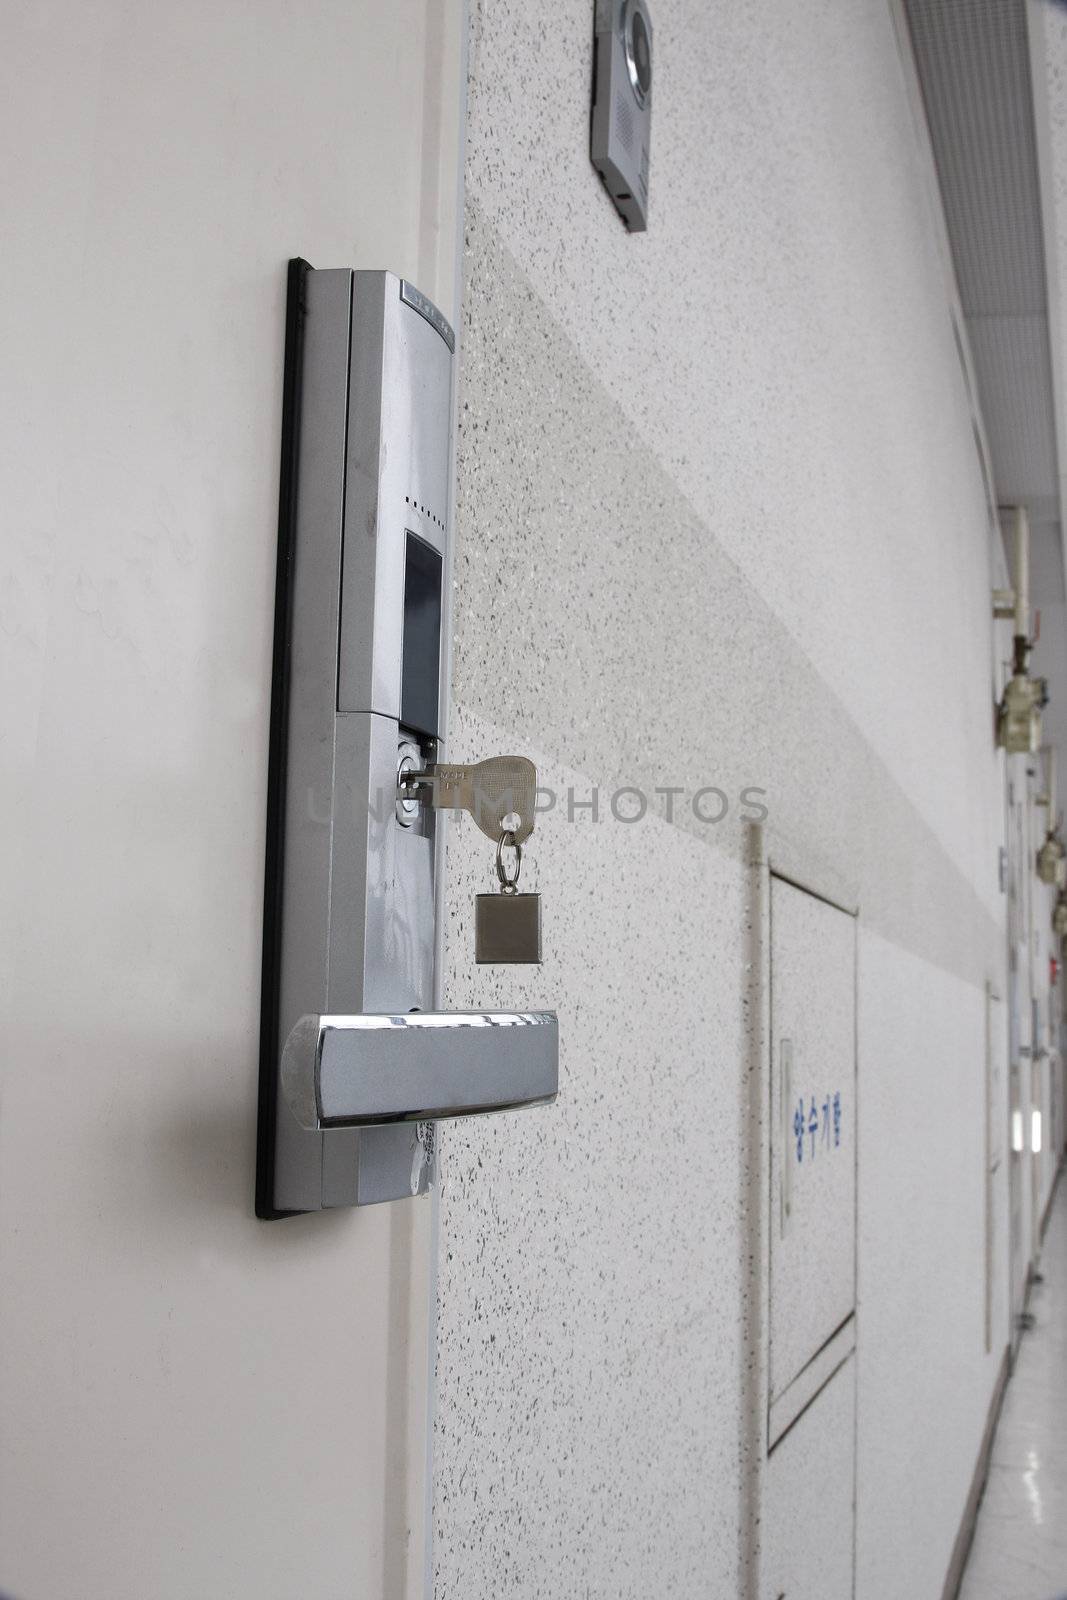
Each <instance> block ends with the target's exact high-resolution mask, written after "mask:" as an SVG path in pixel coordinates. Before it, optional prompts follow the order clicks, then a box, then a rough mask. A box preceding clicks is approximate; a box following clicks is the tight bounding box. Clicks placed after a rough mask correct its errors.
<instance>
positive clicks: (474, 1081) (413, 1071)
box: [281, 1011, 559, 1129]
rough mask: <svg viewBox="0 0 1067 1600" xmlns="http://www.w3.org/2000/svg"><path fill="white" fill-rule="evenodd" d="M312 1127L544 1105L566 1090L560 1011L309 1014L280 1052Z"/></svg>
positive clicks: (293, 1098)
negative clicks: (562, 1083)
mask: <svg viewBox="0 0 1067 1600" xmlns="http://www.w3.org/2000/svg"><path fill="white" fill-rule="evenodd" d="M281 1082H282V1090H283V1093H284V1095H285V1099H286V1101H287V1103H288V1105H289V1108H290V1110H291V1111H292V1113H293V1115H294V1116H295V1117H296V1120H297V1121H298V1122H299V1123H300V1125H301V1126H302V1127H304V1128H312V1129H325V1128H362V1127H373V1126H375V1125H378V1124H381V1123H391V1122H424V1121H436V1120H439V1119H441V1118H445V1117H470V1116H478V1115H484V1114H487V1113H489V1112H494V1111H514V1110H518V1109H519V1108H521V1107H523V1106H534V1105H543V1104H545V1103H547V1102H549V1101H552V1100H554V1099H555V1098H556V1094H557V1092H558V1089H559V1032H558V1027H557V1022H556V1015H555V1012H553V1011H411V1012H407V1013H404V1014H402V1015H399V1016H390V1015H387V1014H382V1015H377V1014H375V1015H365V1016H351V1017H345V1016H307V1017H302V1018H301V1019H300V1021H299V1022H298V1023H297V1024H296V1026H295V1027H294V1028H293V1030H292V1031H291V1033H290V1034H289V1037H288V1039H287V1040H286V1043H285V1047H284V1050H283V1051H282V1061H281Z"/></svg>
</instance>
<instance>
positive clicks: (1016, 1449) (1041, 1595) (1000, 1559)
mask: <svg viewBox="0 0 1067 1600" xmlns="http://www.w3.org/2000/svg"><path fill="white" fill-rule="evenodd" d="M1041 1272H1042V1275H1043V1277H1044V1282H1043V1283H1037V1284H1034V1286H1033V1289H1032V1291H1031V1295H1030V1310H1031V1311H1032V1312H1033V1314H1034V1327H1033V1328H1032V1329H1031V1330H1030V1331H1029V1332H1027V1333H1024V1334H1023V1337H1022V1344H1021V1347H1020V1350H1019V1358H1018V1361H1017V1362H1016V1366H1015V1372H1014V1374H1013V1376H1012V1378H1011V1380H1010V1382H1009V1383H1008V1387H1007V1391H1006V1393H1005V1396H1004V1408H1003V1410H1002V1412H1001V1416H1000V1424H999V1426H998V1428H997V1432H996V1438H995V1439H994V1441H993V1455H992V1459H991V1462H990V1467H989V1480H988V1482H987V1484H986V1490H985V1494H984V1496H983V1499H982V1504H981V1508H980V1510H979V1513H978V1526H977V1529H976V1530H975V1535H974V1543H973V1545H972V1546H971V1553H970V1557H969V1559H968V1562H967V1569H966V1572H965V1573H964V1577H963V1585H962V1587H961V1589H960V1593H959V1600H1058V1597H1059V1596H1061V1595H1067V1178H1061V1179H1060V1183H1059V1185H1058V1188H1057V1192H1056V1197H1055V1200H1054V1201H1053V1207H1052V1216H1051V1218H1050V1220H1049V1226H1048V1232H1047V1234H1046V1236H1045V1246H1044V1250H1043V1252H1042V1258H1041Z"/></svg>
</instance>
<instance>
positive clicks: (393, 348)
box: [256, 261, 558, 1218]
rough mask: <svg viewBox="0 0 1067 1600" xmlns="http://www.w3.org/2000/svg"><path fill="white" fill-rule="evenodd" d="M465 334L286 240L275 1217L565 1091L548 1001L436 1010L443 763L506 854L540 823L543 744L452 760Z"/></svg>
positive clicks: (276, 686)
mask: <svg viewBox="0 0 1067 1600" xmlns="http://www.w3.org/2000/svg"><path fill="white" fill-rule="evenodd" d="M453 352H454V340H453V337H452V330H451V329H450V327H449V326H448V323H447V321H446V320H445V318H444V317H443V316H442V315H441V313H440V312H439V311H438V310H437V309H436V307H435V306H433V305H432V304H431V302H430V301H429V300H427V298H426V297H425V296H424V295H422V294H420V293H419V292H418V291H417V290H416V289H414V288H413V287H412V286H411V285H410V284H408V283H405V282H404V281H403V280H402V279H400V278H397V277H395V276H394V275H393V274H392V273H389V272H352V271H349V270H348V269H347V268H346V269H339V270H336V271H325V272H321V271H319V272H317V271H314V270H313V269H312V268H311V267H309V266H308V265H307V263H306V262H303V261H294V262H292V263H290V271H289V298H288V308H287V325H286V345H285V381H284V397H285V398H284V415H283V424H282V436H283V445H282V476H281V483H282V490H281V507H280V515H279V547H278V577H277V588H276V599H275V636H274V677H273V692H272V701H271V747H270V769H269V774H268V805H267V872H266V885H265V896H264V940H263V990H262V1020H261V1029H260V1096H259V1129H258V1142H257V1163H256V1213H257V1215H258V1216H260V1217H265V1218H275V1217H281V1216H287V1215H290V1214H292V1213H294V1212H300V1211H318V1210H322V1209H325V1208H329V1207H334V1206H349V1205H366V1204H369V1203H372V1202H375V1201H381V1200H394V1199H400V1198H402V1197H403V1196H406V1195H411V1194H413V1193H423V1192H425V1190H426V1188H427V1186H428V1184H429V1182H430V1179H431V1175H432V1170H433V1156H432V1152H433V1149H434V1139H433V1131H432V1123H433V1121H434V1119H436V1118H438V1117H457V1116H471V1115H474V1114H477V1113H483V1112H490V1111H501V1110H510V1109H514V1108H517V1107H520V1106H529V1105H537V1104H541V1103H543V1102H546V1101H550V1100H552V1099H553V1098H554V1097H555V1094H556V1088H557V1083H558V1043H557V1027H556V1018H555V1015H554V1014H553V1013H552V1012H550V1011H536V1012H500V1011H492V1012H473V1013H465V1012H444V1011H439V1010H437V1009H436V995H437V989H438V985H437V977H438V975H437V973H436V972H435V967H434V961H435V948H436V945H437V940H436V938H435V931H436V930H435V914H436V912H435V908H436V905H437V901H438V898H439V896H438V894H437V887H438V883H439V881H440V880H441V877H442V870H443V848H442V837H441V834H440V831H439V829H438V827H437V822H436V816H437V812H436V808H435V806H434V805H433V804H422V803H421V794H422V791H423V789H424V786H426V787H427V792H428V793H429V794H430V795H431V797H433V796H434V795H436V798H437V801H438V803H439V804H442V805H443V804H447V805H458V806H461V807H463V808H464V809H471V807H472V806H475V807H477V805H478V803H479V799H478V797H479V795H480V797H481V798H480V805H481V814H480V816H479V813H478V810H477V809H475V810H474V811H473V812H472V814H474V815H475V816H476V820H479V821H480V824H481V826H482V827H483V831H485V832H487V833H488V835H489V837H490V838H492V839H494V840H495V842H496V845H497V849H498V853H502V854H503V855H507V854H508V853H509V851H508V847H509V844H514V845H515V846H516V848H521V842H522V840H523V839H525V838H526V837H527V836H528V833H529V830H530V829H532V826H533V797H534V793H535V786H536V773H535V772H534V770H533V766H532V764H531V763H529V762H527V761H525V760H524V758H522V757H515V758H512V759H511V762H510V763H508V764H505V765H506V766H507V770H506V771H505V770H504V765H502V764H501V763H499V762H498V763H495V764H494V763H487V764H485V765H487V766H488V767H489V769H490V770H489V772H488V773H487V774H485V775H484V776H485V781H484V782H483V781H481V780H478V781H476V779H477V775H478V773H479V770H480V769H479V768H474V769H470V768H461V767H449V766H447V765H446V764H444V763H443V762H441V761H440V760H439V753H440V740H441V736H442V732H443V728H442V716H441V708H442V706H443V704H444V701H445V698H446V694H445V688H446V686H445V685H444V684H443V682H442V659H443V651H442V637H443V634H444V630H445V628H446V627H447V624H448V617H447V608H446V603H445V602H446V595H445V584H444V574H445V572H446V571H447V554H448V539H449V485H450V480H451V462H452V437H451V418H452V386H453V362H454V357H453ZM398 752H399V756H398ZM398 766H399V768H400V772H399V774H398ZM398 777H399V782H398ZM509 784H510V785H511V792H510V794H509V793H507V792H506V791H507V788H508V785H509ZM472 785H473V787H472ZM494 797H495V798H494ZM505 799H507V800H508V801H509V804H508V806H507V809H506V810H502V809H501V807H502V806H503V804H504V801H505ZM468 801H469V802H470V804H468ZM505 823H514V824H515V827H514V828H512V829H509V828H507V827H505ZM517 861H518V857H517V856H516V862H517ZM514 875H515V874H514V873H511V872H509V874H508V876H509V878H510V877H513V876H514ZM493 898H497V899H505V898H507V899H511V898H518V899H523V898H526V897H522V896H505V895H500V896H494V897H493ZM534 898H536V897H534ZM503 948H504V946H503V945H502V944H501V943H500V941H499V938H498V941H497V945H496V949H497V951H498V954H497V957H496V959H503V957H502V956H501V955H500V954H499V951H500V950H501V949H503Z"/></svg>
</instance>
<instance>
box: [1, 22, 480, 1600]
mask: <svg viewBox="0 0 1067 1600" xmlns="http://www.w3.org/2000/svg"><path fill="white" fill-rule="evenodd" d="M461 10H462V8H461V6H460V4H459V0H444V3H439V0H392V3H391V4H389V5H384V6H383V5H380V4H377V3H374V0H349V3H348V4H345V5H338V4H336V3H334V0H301V3H300V4H293V5H248V4H243V3H242V4H239V3H237V0H211V3H210V4H209V3H205V0H191V3H189V4H184V5H173V4H163V3H161V0H144V3H141V4H138V5H135V6H130V5H126V4H122V3H120V0H96V3H93V4H89V5H84V6H83V5H73V4H68V5H49V4H43V5H30V6H20V7H14V6H9V7H7V8H6V12H5V18H4V49H3V58H2V65H0V74H2V80H3V91H2V94H0V118H2V119H3V124H4V127H3V145H4V149H5V151H6V153H7V167H6V179H5V197H4V198H5V205H4V214H5V217H6V220H7V234H6V238H5V240H4V262H5V277H6V285H5V294H4V298H3V310H2V312H0V316H2V318H3V324H4V326H3V348H4V363H3V372H4V379H3V382H4V391H3V399H2V402H0V404H2V415H3V434H4V445H5V448H4V473H5V480H4V494H3V505H4V522H5V537H4V543H3V549H2V554H0V677H2V692H0V717H2V727H0V759H2V761H3V768H4V770H3V782H2V785H0V794H2V800H0V805H2V808H3V810H2V816H0V839H2V840H3V845H2V850H3V862H2V885H0V887H2V896H3V916H2V918H0V1047H2V1048H0V1078H2V1083H0V1090H2V1095H0V1285H2V1293H0V1436H2V1438H3V1441H4V1448H3V1451H2V1452H0V1591H2V1592H4V1593H5V1594H10V1595H11V1596H12V1597H14V1600H74V1597H78V1600H145V1597H147V1596H150V1597H151V1600H168V1597H173V1600H188V1597H189V1596H191V1595H205V1596H218V1597H222V1596H227V1597H235V1600H244V1597H248V1600H251V1597H255V1600H293V1597H294V1596H298V1595H306V1596H309V1597H311V1596H314V1597H315V1600H341V1597H345V1600H351V1597H354V1596H359V1597H361V1600H362V1597H366V1600H373V1597H378V1596H382V1597H388V1600H393V1597H399V1596H413V1595H416V1594H421V1593H422V1592H423V1583H424V1573H423V1567H424V1533H425V1520H424V1513H423V1507H424V1500H425V1488H426V1483H425V1477H426V1473H425V1458H426V1412H427V1392H426V1391H427V1381H426V1374H427V1370H428V1360H427V1341H428V1336H429V1310H428V1298H429V1296H428V1283H429V1271H430V1244H431V1241H430V1212H429V1206H428V1203H427V1202H425V1201H421V1202H418V1203H416V1202H411V1203H405V1204H396V1205H392V1206H386V1207H378V1208H373V1209H368V1210H366V1211H360V1212H354V1211H346V1212H343V1213H339V1214H333V1215H314V1216H309V1217H303V1218H296V1219H293V1220H290V1221H285V1222H278V1223H262V1222H257V1221H256V1220H255V1218H254V1216H253V1166H254V1154H255V1122H256V1080H257V1037H258V1027H259V967H260V943H261V914H262V885H263V871H264V863H263V852H264V806H265V796H266V777H267V733H268V714H269V698H270V677H271V636H272V617H273V588H274V567H275V550H276V529H277V514H278V460H279V437H280V419H281V379H282V353H283V335H284V301H285V283H286V262H287V260H288V258H289V257H291V256H294V255H297V254H299V255H303V256H305V257H306V258H307V259H309V260H310V261H311V262H312V263H313V264H315V265H319V266H346V267H347V266H352V267H389V268H392V269H393V270H395V271H397V272H399V273H401V274H403V275H404V276H406V277H408V278H410V279H411V280H413V281H414V282H415V283H416V284H418V285H419V286H420V287H421V288H422V289H423V290H425V291H426V293H428V294H429V295H430V296H431V297H432V298H433V299H434V300H435V301H436V302H437V303H438V304H439V305H441V306H442V307H443V308H444V309H445V310H446V311H447V312H448V313H449V314H450V315H451V316H452V317H453V318H454V319H455V292H456V286H455V282H454V261H455V255H456V222H457V218H456V206H457V193H458V183H457V173H458V159H459V140H458V134H459V109H460V104H461V99H460V87H461V82H460V45H461V36H460V22H461Z"/></svg>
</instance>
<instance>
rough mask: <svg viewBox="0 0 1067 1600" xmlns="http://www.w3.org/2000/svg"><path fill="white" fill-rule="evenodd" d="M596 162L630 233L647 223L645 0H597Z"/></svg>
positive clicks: (648, 29) (648, 25)
mask: <svg viewBox="0 0 1067 1600" xmlns="http://www.w3.org/2000/svg"><path fill="white" fill-rule="evenodd" d="M595 17H596V21H595V32H594V57H593V120H592V131H591V138H590V152H591V155H592V160H593V165H594V166H595V167H596V169H597V171H598V172H599V173H600V176H601V177H602V178H603V180H604V185H605V187H606V189H607V191H608V193H609V194H610V196H611V198H612V200H613V201H614V202H615V208H616V210H617V211H618V212H619V215H620V216H621V217H622V218H623V220H624V221H625V223H626V226H627V227H628V228H629V230H630V232H631V233H643V232H644V231H645V228H646V227H647V225H648V152H649V145H650V142H651V132H652V18H651V17H650V16H649V12H648V7H647V6H646V5H645V3H644V0H596V13H595Z"/></svg>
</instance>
